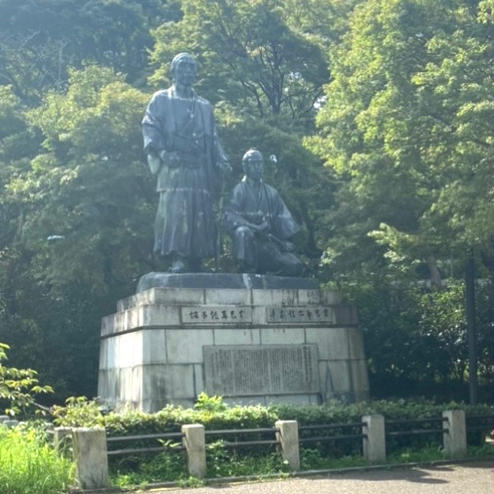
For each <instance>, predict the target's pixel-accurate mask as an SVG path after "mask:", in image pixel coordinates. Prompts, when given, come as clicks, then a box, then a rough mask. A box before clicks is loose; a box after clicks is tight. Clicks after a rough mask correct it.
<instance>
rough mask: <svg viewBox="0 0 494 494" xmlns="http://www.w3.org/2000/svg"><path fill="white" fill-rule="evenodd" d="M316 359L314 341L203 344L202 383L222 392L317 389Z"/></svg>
mask: <svg viewBox="0 0 494 494" xmlns="http://www.w3.org/2000/svg"><path fill="white" fill-rule="evenodd" d="M317 362H318V354H317V346H316V345H266V346H258V345H256V346H254V345H225V346H205V347H204V374H205V387H206V391H207V393H208V394H210V395H222V396H256V395H269V394H274V395H277V394H296V393H305V394H310V393H318V392H319V373H318V363H317Z"/></svg>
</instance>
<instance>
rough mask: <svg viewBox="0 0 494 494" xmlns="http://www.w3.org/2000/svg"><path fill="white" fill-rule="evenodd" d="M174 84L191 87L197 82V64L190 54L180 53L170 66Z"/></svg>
mask: <svg viewBox="0 0 494 494" xmlns="http://www.w3.org/2000/svg"><path fill="white" fill-rule="evenodd" d="M170 70H171V73H172V78H173V82H175V83H178V84H183V85H184V86H191V85H192V84H194V82H195V80H196V74H197V63H196V61H195V59H194V57H193V56H192V55H191V54H190V53H179V54H178V55H175V56H174V57H173V60H172V63H171V65H170Z"/></svg>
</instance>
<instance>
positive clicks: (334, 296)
mask: <svg viewBox="0 0 494 494" xmlns="http://www.w3.org/2000/svg"><path fill="white" fill-rule="evenodd" d="M321 304H323V305H338V304H341V297H340V295H339V294H338V292H335V291H332V290H324V289H323V290H321Z"/></svg>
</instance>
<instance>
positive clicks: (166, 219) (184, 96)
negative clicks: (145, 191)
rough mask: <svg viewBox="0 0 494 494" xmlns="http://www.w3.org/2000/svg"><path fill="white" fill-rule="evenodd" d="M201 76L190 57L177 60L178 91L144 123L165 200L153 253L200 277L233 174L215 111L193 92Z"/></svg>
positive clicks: (164, 97) (164, 96)
mask: <svg viewBox="0 0 494 494" xmlns="http://www.w3.org/2000/svg"><path fill="white" fill-rule="evenodd" d="M196 72H197V65H196V62H195V60H194V58H193V57H192V56H191V55H189V54H188V53H180V54H178V55H177V56H175V58H174V59H173V61H172V63H171V73H172V78H173V85H172V86H171V87H170V88H169V89H166V90H161V91H158V92H156V93H155V94H154V95H153V97H152V98H151V101H150V102H149V104H148V107H147V109H146V113H145V115H144V118H143V120H142V132H143V137H144V151H145V153H146V155H147V160H148V164H149V167H150V169H151V172H152V173H153V174H155V175H157V189H156V190H157V191H158V192H159V195H160V197H159V205H158V211H157V213H156V220H155V227H154V252H156V253H159V254H161V255H164V256H171V260H172V264H171V268H170V271H171V272H174V273H181V272H185V271H189V272H191V271H192V272H193V271H199V270H200V269H201V264H202V260H204V259H207V258H210V257H213V256H214V255H215V247H216V243H215V242H216V222H215V218H214V215H213V210H212V203H213V197H214V194H215V189H216V186H217V184H218V182H219V180H220V176H219V175H220V172H221V171H229V170H231V168H230V165H229V164H228V159H227V157H226V155H225V153H224V151H223V149H222V147H221V144H220V142H219V140H218V135H217V131H216V125H215V121H214V116H213V108H212V106H211V104H210V103H209V102H208V101H207V100H205V99H203V98H201V97H199V96H198V95H197V94H196V92H195V91H194V89H193V88H192V86H193V84H194V82H195V79H196Z"/></svg>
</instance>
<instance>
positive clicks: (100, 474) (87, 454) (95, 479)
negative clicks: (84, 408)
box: [72, 427, 108, 490]
mask: <svg viewBox="0 0 494 494" xmlns="http://www.w3.org/2000/svg"><path fill="white" fill-rule="evenodd" d="M72 443H73V448H74V460H75V464H76V477H77V481H78V484H79V487H80V488H81V489H88V490H89V489H102V488H105V487H107V486H108V456H107V452H106V451H107V450H106V433H105V429H103V428H101V429H96V428H94V429H89V428H85V427H77V428H74V429H72Z"/></svg>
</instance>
